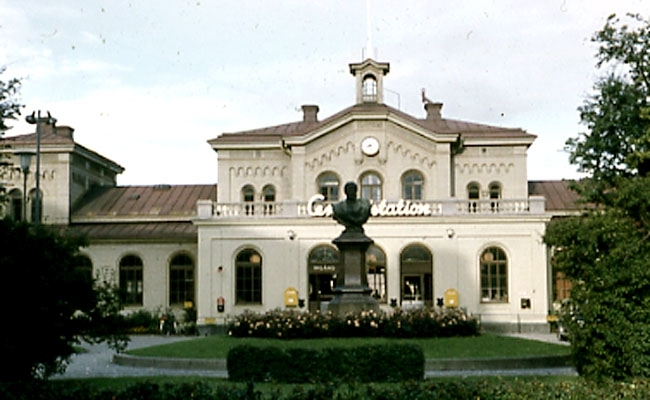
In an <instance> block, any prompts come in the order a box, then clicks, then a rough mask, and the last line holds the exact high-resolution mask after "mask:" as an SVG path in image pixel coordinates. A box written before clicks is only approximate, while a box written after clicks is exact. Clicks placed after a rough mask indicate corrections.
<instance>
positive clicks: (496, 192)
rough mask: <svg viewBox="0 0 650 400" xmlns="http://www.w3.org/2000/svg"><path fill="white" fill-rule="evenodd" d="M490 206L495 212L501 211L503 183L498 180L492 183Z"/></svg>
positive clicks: (490, 187)
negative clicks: (500, 183)
mask: <svg viewBox="0 0 650 400" xmlns="http://www.w3.org/2000/svg"><path fill="white" fill-rule="evenodd" d="M488 188H489V190H490V208H491V209H492V211H494V212H498V211H499V200H500V199H501V185H499V184H498V183H496V182H492V183H490V186H488Z"/></svg>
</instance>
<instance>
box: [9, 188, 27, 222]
mask: <svg viewBox="0 0 650 400" xmlns="http://www.w3.org/2000/svg"><path fill="white" fill-rule="evenodd" d="M8 197H9V216H10V217H11V218H12V219H13V220H14V221H22V220H23V218H24V215H25V214H24V211H26V210H23V193H22V192H21V191H20V190H18V189H13V190H12V191H10V192H9V196H8Z"/></svg>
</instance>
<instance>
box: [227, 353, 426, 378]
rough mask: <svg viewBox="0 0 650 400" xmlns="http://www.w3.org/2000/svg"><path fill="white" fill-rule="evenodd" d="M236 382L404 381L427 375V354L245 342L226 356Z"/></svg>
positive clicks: (229, 374) (229, 371)
mask: <svg viewBox="0 0 650 400" xmlns="http://www.w3.org/2000/svg"><path fill="white" fill-rule="evenodd" d="M226 363H227V366H228V377H229V379H230V380H231V381H235V382H247V381H255V382H279V383H308V382H401V381H409V380H422V379H423V378H424V353H423V352H422V349H421V348H420V347H419V346H416V345H411V344H386V345H375V346H358V347H351V348H342V347H330V348H325V349H321V350H316V349H310V348H294V349H286V350H283V349H279V348H277V347H272V346H267V347H261V346H251V345H241V346H236V347H233V348H232V349H231V350H230V351H229V352H228V357H227V358H226Z"/></svg>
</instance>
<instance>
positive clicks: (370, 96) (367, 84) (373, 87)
mask: <svg viewBox="0 0 650 400" xmlns="http://www.w3.org/2000/svg"><path fill="white" fill-rule="evenodd" d="M362 89H363V101H377V79H376V78H375V76H374V75H372V74H368V75H366V76H364V77H363V87H362Z"/></svg>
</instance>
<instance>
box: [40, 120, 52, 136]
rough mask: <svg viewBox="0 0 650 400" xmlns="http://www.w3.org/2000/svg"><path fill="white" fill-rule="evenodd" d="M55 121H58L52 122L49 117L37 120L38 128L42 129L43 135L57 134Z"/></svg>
mask: <svg viewBox="0 0 650 400" xmlns="http://www.w3.org/2000/svg"><path fill="white" fill-rule="evenodd" d="M55 123H56V121H54V122H52V121H50V120H49V118H41V119H40V120H38V121H37V122H36V124H37V128H36V129H40V131H41V135H56V128H55V126H54V124H55Z"/></svg>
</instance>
